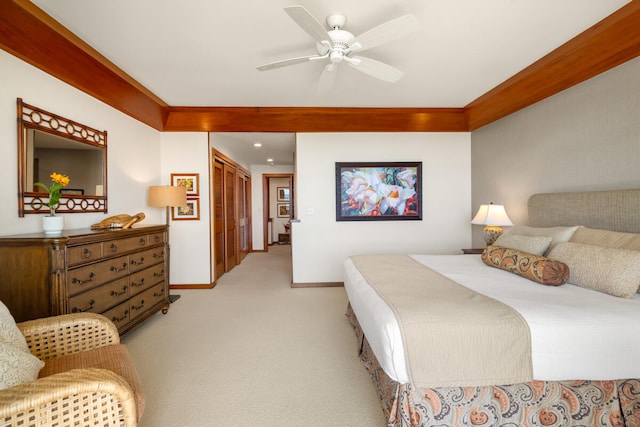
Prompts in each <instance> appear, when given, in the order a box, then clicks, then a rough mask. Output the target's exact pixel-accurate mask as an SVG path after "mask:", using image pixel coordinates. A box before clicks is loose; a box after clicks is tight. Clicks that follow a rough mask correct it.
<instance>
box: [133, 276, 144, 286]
mask: <svg viewBox="0 0 640 427" xmlns="http://www.w3.org/2000/svg"><path fill="white" fill-rule="evenodd" d="M142 285H144V277H143V278H142V279H140V283H136V282H131V286H133V287H136V288H137V287H138V286H142Z"/></svg>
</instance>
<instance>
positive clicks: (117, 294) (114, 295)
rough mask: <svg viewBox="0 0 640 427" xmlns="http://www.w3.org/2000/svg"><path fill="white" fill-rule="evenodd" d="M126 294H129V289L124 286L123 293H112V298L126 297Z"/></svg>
mask: <svg viewBox="0 0 640 427" xmlns="http://www.w3.org/2000/svg"><path fill="white" fill-rule="evenodd" d="M126 293H127V287H126V286H123V287H122V292H116V291H111V296H112V297H119V296H121V295H124V294H126Z"/></svg>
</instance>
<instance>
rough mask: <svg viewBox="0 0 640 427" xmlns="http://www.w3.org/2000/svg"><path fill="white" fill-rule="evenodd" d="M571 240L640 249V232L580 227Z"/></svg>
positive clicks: (586, 243) (611, 246)
mask: <svg viewBox="0 0 640 427" xmlns="http://www.w3.org/2000/svg"><path fill="white" fill-rule="evenodd" d="M569 241H570V242H574V243H582V244H585V245H595V246H604V247H606V248H617V249H630V250H634V251H640V234H635V233H621V232H619V231H609V230H600V229H597V228H588V227H583V226H581V227H578V229H577V230H576V232H575V234H574V235H573V237H571V240H569Z"/></svg>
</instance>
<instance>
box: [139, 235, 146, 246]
mask: <svg viewBox="0 0 640 427" xmlns="http://www.w3.org/2000/svg"><path fill="white" fill-rule="evenodd" d="M146 245H147V239H145V238H144V237H141V238H140V246H146Z"/></svg>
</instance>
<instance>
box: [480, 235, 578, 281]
mask: <svg viewBox="0 0 640 427" xmlns="http://www.w3.org/2000/svg"><path fill="white" fill-rule="evenodd" d="M482 261H483V262H484V263H485V264H487V265H488V266H491V267H495V268H499V269H501V270H506V271H509V272H511V273H514V274H517V275H519V276H522V277H525V278H527V279H529V280H533V281H534V282H538V283H542V284H543V285H549V286H559V285H562V284H564V283H565V282H566V281H567V280H568V279H569V267H568V266H567V265H566V264H564V263H562V262H560V261H555V260H552V259H549V258H545V257H543V256H541V255H536V254H532V253H529V252H524V251H521V250H518V249H512V248H504V247H502V246H497V245H491V246H487V247H486V248H485V250H484V251H483V252H482Z"/></svg>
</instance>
